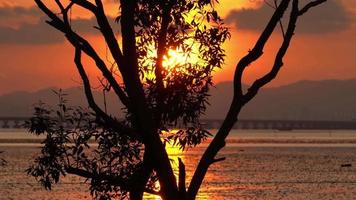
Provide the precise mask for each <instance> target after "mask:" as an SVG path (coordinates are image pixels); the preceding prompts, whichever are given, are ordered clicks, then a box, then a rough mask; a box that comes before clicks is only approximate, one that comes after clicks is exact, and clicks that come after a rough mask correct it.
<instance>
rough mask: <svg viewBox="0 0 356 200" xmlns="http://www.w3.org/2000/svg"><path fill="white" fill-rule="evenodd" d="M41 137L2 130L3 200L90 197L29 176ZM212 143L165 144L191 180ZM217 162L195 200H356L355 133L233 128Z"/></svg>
mask: <svg viewBox="0 0 356 200" xmlns="http://www.w3.org/2000/svg"><path fill="white" fill-rule="evenodd" d="M211 132H212V133H214V132H216V130H211ZM39 140H41V138H38V137H36V136H33V135H31V134H29V133H27V132H26V131H25V130H22V129H0V152H1V151H3V153H1V154H0V157H1V158H4V159H5V160H6V161H7V164H6V165H5V166H2V167H0V200H7V199H9V200H10V199H13V200H22V199H23V200H27V199H36V200H38V199H43V200H46V199H48V200H64V199H68V200H85V199H92V197H91V196H90V192H89V185H88V183H87V182H86V180H85V179H81V178H78V177H76V176H66V177H65V178H63V179H62V180H61V181H60V182H59V184H57V185H54V186H53V188H52V190H51V191H46V190H44V189H43V188H42V187H41V186H40V185H39V183H38V182H37V181H36V180H35V179H34V178H33V177H29V176H27V175H26V173H25V170H26V169H27V168H28V167H29V165H30V163H31V162H32V161H33V159H34V157H35V156H36V155H37V154H38V153H39V150H40V144H39V143H38V141H39ZM208 143H209V141H206V142H204V143H203V144H201V145H199V146H198V147H195V148H191V149H187V150H186V151H183V152H182V151H181V150H180V149H179V148H177V147H172V146H169V147H167V151H168V153H169V155H170V158H171V160H172V162H173V166H174V169H175V172H176V173H177V168H178V166H177V163H178V161H177V160H178V157H179V158H181V159H182V160H183V162H184V163H185V165H186V168H187V182H189V180H190V178H191V176H192V174H193V171H194V169H195V167H196V166H197V163H198V160H199V159H200V157H201V155H202V153H203V151H204V150H205V149H206V147H207V145H208ZM219 157H226V160H225V161H222V162H217V163H215V164H214V165H212V166H211V168H210V169H209V171H208V173H207V175H206V178H205V180H204V182H203V185H202V187H201V189H200V191H199V195H198V198H197V199H198V200H205V199H212V200H215V199H216V200H223V199H227V200H252V199H253V200H277V199H290V200H301V199H310V200H328V199H330V200H353V199H356V130H355V131H325V130H313V131H311V130H303V131H294V130H292V131H277V130H232V131H231V134H230V136H229V138H228V139H227V145H226V147H225V148H224V149H223V150H222V151H221V152H220V154H219ZM145 199H160V198H159V197H157V196H152V195H148V194H146V195H145Z"/></svg>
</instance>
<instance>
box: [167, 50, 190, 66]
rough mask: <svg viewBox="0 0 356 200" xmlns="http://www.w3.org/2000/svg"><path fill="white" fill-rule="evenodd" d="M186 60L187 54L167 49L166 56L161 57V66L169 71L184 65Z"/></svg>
mask: <svg viewBox="0 0 356 200" xmlns="http://www.w3.org/2000/svg"><path fill="white" fill-rule="evenodd" d="M188 58H189V56H188V54H187V53H186V52H184V51H182V50H181V49H179V48H176V49H169V50H168V52H167V54H166V55H164V56H163V61H162V66H163V67H164V68H165V69H166V70H168V71H169V70H171V69H172V68H175V67H177V66H183V65H184V64H186V63H187V62H188Z"/></svg>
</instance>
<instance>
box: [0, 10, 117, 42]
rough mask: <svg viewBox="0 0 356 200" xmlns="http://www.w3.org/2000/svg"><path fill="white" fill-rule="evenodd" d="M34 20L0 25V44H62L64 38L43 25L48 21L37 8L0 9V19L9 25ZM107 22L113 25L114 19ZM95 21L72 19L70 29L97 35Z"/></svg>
mask: <svg viewBox="0 0 356 200" xmlns="http://www.w3.org/2000/svg"><path fill="white" fill-rule="evenodd" d="M20 16H21V17H23V18H29V17H32V18H35V21H34V22H28V20H25V19H24V20H21V21H20V22H17V25H16V27H14V26H11V24H4V22H3V23H2V24H0V44H20V45H21V44H52V43H60V42H63V41H64V40H65V39H64V36H63V34H61V33H60V32H59V31H57V30H55V29H54V28H53V27H51V26H50V25H48V24H47V23H45V20H48V18H47V17H45V16H43V14H42V13H41V11H40V10H39V9H38V8H35V7H31V8H25V7H8V6H5V7H0V17H1V18H2V19H8V21H9V23H10V22H11V21H15V20H16V18H19V17H20ZM109 21H111V22H112V23H114V19H112V18H110V19H109ZM96 25H97V23H96V20H95V19H94V18H90V19H73V20H72V27H73V29H74V30H75V31H77V32H78V33H81V34H85V35H95V34H99V30H97V29H95V28H94V26H96Z"/></svg>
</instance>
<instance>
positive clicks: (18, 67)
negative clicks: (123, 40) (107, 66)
mask: <svg viewBox="0 0 356 200" xmlns="http://www.w3.org/2000/svg"><path fill="white" fill-rule="evenodd" d="M303 1H304V2H305V1H307V0H302V2H303ZM45 2H46V1H45ZM47 2H53V1H50V0H47ZM260 3H261V0H253V1H251V0H220V5H217V8H218V10H219V11H220V13H221V15H222V16H223V17H224V18H227V22H228V25H229V27H230V28H231V32H232V39H231V40H230V41H228V42H227V43H226V44H225V47H226V51H227V61H226V65H225V66H224V68H223V69H221V70H219V71H217V72H216V75H215V82H220V81H226V80H231V78H232V75H233V71H234V67H235V65H236V63H237V61H238V59H239V58H241V57H242V56H243V55H244V54H245V53H246V52H247V51H248V50H249V49H250V48H251V47H252V45H253V44H254V41H255V40H256V38H257V37H258V34H259V32H260V31H261V29H262V27H263V24H265V22H264V21H265V20H266V18H267V17H265V18H264V17H263V16H264V14H266V13H267V14H266V16H269V15H270V13H272V10H271V9H270V10H268V9H266V8H265V7H262V8H261V4H260ZM327 4H328V5H323V6H322V7H320V8H317V10H315V12H314V13H313V14H309V15H307V16H305V17H303V18H301V22H300V23H299V24H298V27H297V31H296V36H295V38H294V40H293V42H292V44H291V48H290V50H289V52H288V54H287V56H286V58H285V62H284V63H285V66H284V67H283V69H282V71H281V73H280V74H279V76H278V78H277V79H276V80H275V81H273V83H271V84H270V86H278V85H281V84H288V83H291V82H295V81H298V80H304V79H311V80H320V79H349V78H356V59H355V52H356V45H355V44H356V37H355V36H356V1H350V0H328V3H327ZM116 7H117V6H116V5H114V4H108V6H107V10H108V12H109V13H110V14H111V15H112V16H115V14H116ZM251 8H254V9H255V10H252V11H251V10H249V9H251ZM259 16H260V17H259ZM40 18H41V15H40V12H39V11H38V10H37V9H36V8H35V7H34V3H33V2H32V1H29V0H16V3H15V2H14V1H12V0H0V61H1V64H0V94H4V93H8V92H12V91H17V90H25V91H34V90H38V89H41V88H46V87H49V86H57V87H62V88H66V87H70V86H78V85H79V83H78V82H79V78H78V76H77V73H76V69H75V67H74V64H73V48H72V47H71V46H70V45H69V44H67V43H66V42H65V41H64V40H63V39H62V37H60V36H58V35H56V32H55V31H51V29H50V28H48V27H47V25H46V24H44V22H43V19H40ZM73 18H75V19H77V21H78V22H77V24H78V28H79V30H81V31H82V32H85V33H86V35H89V36H88V37H89V40H90V41H91V42H93V43H94V44H97V45H96V46H98V49H99V51H100V52H101V54H102V55H105V46H103V45H100V44H101V42H100V41H101V38H100V36H99V35H98V34H96V33H95V31H93V30H88V28H84V26H85V25H86V24H88V23H89V22H88V21H90V15H88V14H87V13H83V12H82V11H81V10H79V9H76V10H74V11H73ZM78 18H80V20H78ZM303 20H304V21H303ZM89 24H90V23H89ZM260 24H261V25H260ZM258 25H260V26H258ZM87 27H90V25H89V26H87ZM298 28H299V29H298ZM35 30H36V31H35ZM280 37H281V35H280V34H279V31H277V33H276V35H275V36H274V37H273V39H272V40H271V42H270V43H269V44H268V45H267V46H266V49H265V54H264V56H263V60H261V61H259V62H257V63H255V64H254V65H253V66H251V67H250V68H249V69H248V71H247V73H246V76H245V82H246V83H250V82H251V81H253V80H255V79H256V78H258V77H259V76H260V75H261V74H262V73H263V72H265V71H266V70H267V69H268V68H269V67H270V66H271V63H272V60H273V57H274V53H273V52H275V50H276V48H278V45H279V43H280ZM92 72H93V73H92V78H95V75H93V74H94V71H92Z"/></svg>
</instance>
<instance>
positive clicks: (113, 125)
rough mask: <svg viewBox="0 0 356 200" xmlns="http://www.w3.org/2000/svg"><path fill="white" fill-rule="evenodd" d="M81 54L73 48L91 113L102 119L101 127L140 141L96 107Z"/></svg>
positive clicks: (136, 136)
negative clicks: (113, 129) (112, 129)
mask: <svg viewBox="0 0 356 200" xmlns="http://www.w3.org/2000/svg"><path fill="white" fill-rule="evenodd" d="M81 52H82V50H81V49H80V48H78V47H77V48H75V57H74V62H75V64H76V66H77V69H78V72H79V75H80V77H81V78H82V80H83V85H84V92H85V96H86V99H87V102H88V104H89V106H90V108H91V109H93V111H94V112H95V113H96V115H97V117H100V118H102V119H103V121H99V122H101V123H102V125H104V126H107V127H109V128H115V129H116V130H118V131H119V133H121V134H126V135H129V136H131V137H132V138H134V139H137V140H139V141H141V140H142V139H141V138H140V136H139V135H138V134H137V133H135V132H133V131H132V130H131V129H130V128H128V127H125V126H124V125H122V124H121V123H120V122H118V121H117V120H115V119H113V118H112V117H111V116H109V115H108V114H106V113H105V112H104V111H103V110H102V109H101V108H100V107H99V106H98V105H97V103H96V102H95V99H94V96H93V93H92V91H91V86H90V81H89V78H88V75H87V74H86V72H85V69H84V67H83V64H82V61H81Z"/></svg>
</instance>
